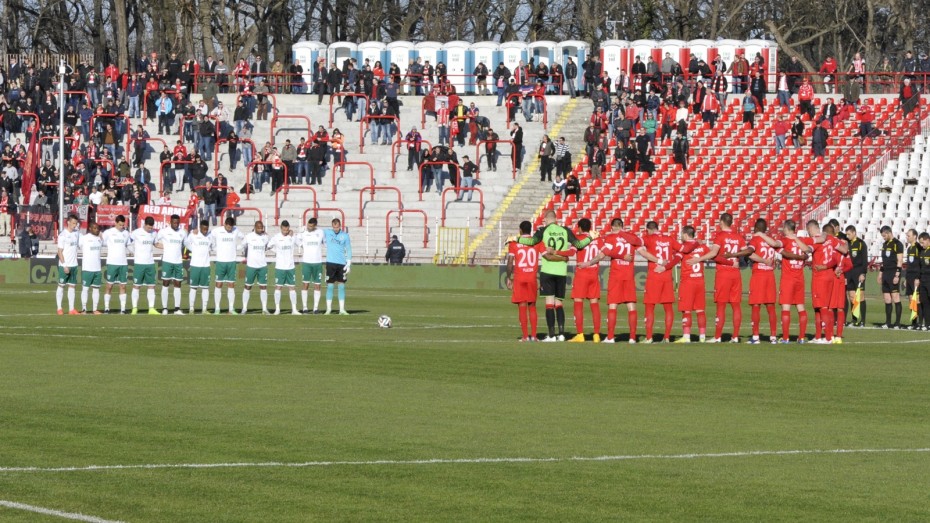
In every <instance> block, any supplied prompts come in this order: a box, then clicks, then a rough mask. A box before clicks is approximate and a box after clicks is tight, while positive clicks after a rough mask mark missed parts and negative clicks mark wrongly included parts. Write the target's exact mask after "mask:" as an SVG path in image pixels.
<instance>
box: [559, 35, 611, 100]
mask: <svg viewBox="0 0 930 523" xmlns="http://www.w3.org/2000/svg"><path fill="white" fill-rule="evenodd" d="M590 49H591V47H590V45H589V44H588V42H582V41H581V40H565V41H563V42H559V43H558V45H556V47H555V57H556V60H557V61H558V62H559V63H560V64H562V69H563V70H564V69H565V64H567V63H568V58H569V57H570V58H571V59H572V61H573V62H575V65H576V66H577V67H578V75H577V76H576V77H575V89H581V87H582V81H583V79H582V78H583V76H584V72H583V71H582V69H581V64H583V63H584V61H585V60H587V59H588V52H589V51H590ZM605 71H606V68H605ZM566 81H567V79H566Z"/></svg>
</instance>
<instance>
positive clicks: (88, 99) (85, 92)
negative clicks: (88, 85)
mask: <svg viewBox="0 0 930 523" xmlns="http://www.w3.org/2000/svg"><path fill="white" fill-rule="evenodd" d="M65 94H83V95H84V99H85V100H87V107H91V105H90V95H89V94H87V91H65ZM66 105H67V104H66ZM91 109H93V107H91ZM80 110H81V108H80V107H78V111H80Z"/></svg>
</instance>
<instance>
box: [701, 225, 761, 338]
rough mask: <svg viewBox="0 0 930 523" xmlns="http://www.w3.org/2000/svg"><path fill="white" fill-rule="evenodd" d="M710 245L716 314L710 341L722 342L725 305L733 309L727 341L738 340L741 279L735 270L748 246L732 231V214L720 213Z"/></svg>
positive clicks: (740, 312) (741, 318)
mask: <svg viewBox="0 0 930 523" xmlns="http://www.w3.org/2000/svg"><path fill="white" fill-rule="evenodd" d="M711 243H712V244H713V245H716V246H717V247H718V252H717V257H716V258H714V262H715V263H716V265H717V276H716V277H715V278H714V303H715V304H716V306H717V311H716V312H717V315H716V318H715V319H714V323H715V328H714V338H713V339H712V340H710V343H720V342H721V341H723V325H724V324H725V323H726V321H727V305H730V308H731V309H732V310H733V335H732V337H731V338H730V342H731V343H739V325H740V322H742V321H743V310H742V303H743V279H742V276H741V275H740V272H739V257H741V256H748V255H749V254H751V253H750V251H749V249H747V248H746V242H745V240H744V239H743V237H742V236H740V235H739V234H737V233H735V232H733V215H731V214H730V213H723V214H721V215H720V230H719V231H717V234H715V235H714V238H713V241H712V242H711Z"/></svg>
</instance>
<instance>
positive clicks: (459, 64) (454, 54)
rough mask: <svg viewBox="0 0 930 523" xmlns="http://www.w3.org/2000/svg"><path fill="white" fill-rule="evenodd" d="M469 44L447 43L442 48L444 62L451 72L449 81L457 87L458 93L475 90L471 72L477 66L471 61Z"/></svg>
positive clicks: (459, 41)
mask: <svg viewBox="0 0 930 523" xmlns="http://www.w3.org/2000/svg"><path fill="white" fill-rule="evenodd" d="M468 47H469V44H468V42H463V41H461V40H455V41H452V42H446V43H445V44H443V46H442V57H441V58H442V61H443V62H444V63H445V64H446V69H447V70H448V71H449V81H450V82H451V83H452V85H453V86H454V87H455V92H456V93H464V92H466V91H473V90H474V80H473V79H472V77H471V72H472V71H473V70H474V68H475V66H474V64H473V63H472V62H473V60H471V55H472V52H471V51H470V50H469V49H468Z"/></svg>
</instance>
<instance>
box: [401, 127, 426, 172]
mask: <svg viewBox="0 0 930 523" xmlns="http://www.w3.org/2000/svg"><path fill="white" fill-rule="evenodd" d="M404 141H406V142H407V171H408V172H409V171H412V170H413V168H414V166H416V167H419V166H420V154H419V153H420V144H421V142H422V141H423V136H421V135H420V132H419V131H418V130H417V128H416V127H413V128H412V129H410V132H409V133H407V135H406V136H404Z"/></svg>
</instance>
